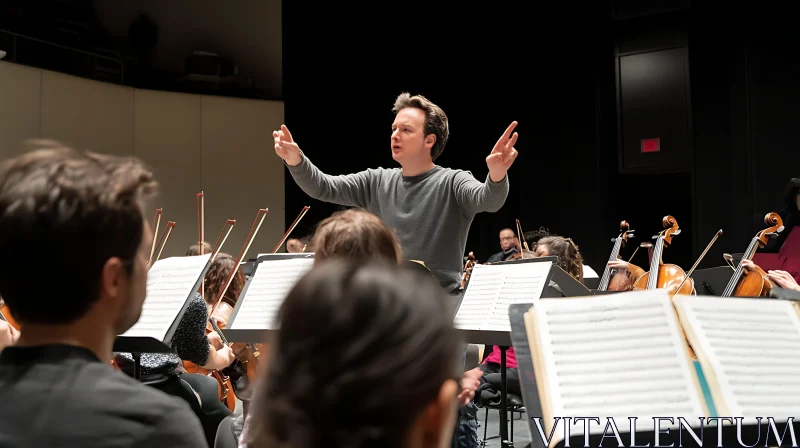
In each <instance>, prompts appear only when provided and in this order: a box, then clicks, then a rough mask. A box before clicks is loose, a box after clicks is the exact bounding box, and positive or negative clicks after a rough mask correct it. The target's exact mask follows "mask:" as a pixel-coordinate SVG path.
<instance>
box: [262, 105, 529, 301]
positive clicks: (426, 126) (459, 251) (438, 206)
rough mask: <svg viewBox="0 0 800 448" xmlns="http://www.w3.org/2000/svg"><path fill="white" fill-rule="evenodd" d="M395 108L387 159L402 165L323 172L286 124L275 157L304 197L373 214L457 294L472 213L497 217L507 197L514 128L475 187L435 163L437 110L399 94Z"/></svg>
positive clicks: (441, 128) (444, 133)
mask: <svg viewBox="0 0 800 448" xmlns="http://www.w3.org/2000/svg"><path fill="white" fill-rule="evenodd" d="M392 110H393V111H394V113H395V119H394V123H393V124H392V133H391V140H390V143H391V151H392V158H393V159H394V160H395V161H396V162H397V163H399V164H400V167H401V168H393V169H385V168H378V169H368V170H365V171H361V172H359V173H355V174H348V175H344V176H331V175H327V174H325V173H323V172H322V171H320V170H319V169H318V168H317V167H315V166H314V165H313V164H312V163H311V161H310V160H309V159H308V157H306V156H305V154H304V153H303V152H302V151H301V150H300V147H299V146H298V145H297V143H296V142H295V141H294V139H293V137H292V134H291V133H290V132H289V129H288V128H287V127H286V126H281V129H280V130H277V131H274V132H273V134H272V135H273V137H274V139H275V152H276V153H277V154H278V156H279V157H280V158H281V159H283V161H284V162H285V163H286V166H287V167H288V169H289V172H290V173H291V175H292V177H293V178H294V180H295V182H297V185H299V186H300V188H301V189H302V190H303V191H304V192H305V193H306V194H308V195H309V196H311V197H312V198H314V199H318V200H321V201H326V202H332V203H335V204H340V205H345V206H350V207H359V208H363V209H365V210H367V211H368V212H370V213H373V214H375V215H376V216H377V217H378V218H380V219H381V220H382V221H383V222H385V223H386V225H388V226H389V227H390V228H391V229H392V230H393V231H394V232H395V235H397V239H398V241H400V246H401V247H402V249H403V252H404V253H405V254H406V257H408V258H409V259H412V260H420V261H423V262H424V263H425V265H426V266H427V267H428V268H429V269H430V270H431V272H432V273H433V275H434V276H435V277H436V279H437V280H438V281H439V284H440V285H441V286H442V288H444V289H445V291H448V292H450V293H453V294H457V293H458V292H459V290H460V288H461V271H462V268H463V265H462V257H463V255H464V250H465V248H466V244H467V234H468V233H469V228H470V225H471V224H472V220H473V219H474V217H475V215H476V214H477V213H480V212H496V211H497V210H499V209H500V207H502V206H503V203H505V200H506V197H507V196H508V188H509V183H508V176H507V172H508V169H509V168H510V167H511V164H512V163H514V160H515V159H516V157H517V150H516V149H515V148H514V144H515V143H516V141H517V133H516V132H513V131H514V128H515V127H516V125H517V123H516V122H512V123H511V125H510V126H509V127H508V128H507V129H506V131H505V133H503V135H502V136H501V137H500V139H499V140H498V141H497V143H496V144H495V145H494V148H493V149H492V151H491V153H490V154H489V156H488V157H486V166H487V168H488V171H489V172H488V174H487V176H486V180H485V181H484V182H479V181H478V180H476V179H475V177H473V176H472V174H471V173H470V172H468V171H462V170H454V169H450V168H444V167H441V166H439V165H436V164H435V163H434V161H435V160H436V159H438V158H439V156H440V155H441V154H442V151H444V148H445V144H446V143H447V140H448V138H449V135H450V130H449V124H448V120H447V115H445V113H444V111H443V110H442V109H441V108H440V107H439V106H437V105H436V104H434V103H433V102H432V101H430V100H429V99H427V98H425V97H424V96H422V95H414V96H412V95H410V94H408V93H403V94H401V95H400V96H398V97H397V99H396V100H395V102H394V106H393V108H392ZM315 251H316V247H315Z"/></svg>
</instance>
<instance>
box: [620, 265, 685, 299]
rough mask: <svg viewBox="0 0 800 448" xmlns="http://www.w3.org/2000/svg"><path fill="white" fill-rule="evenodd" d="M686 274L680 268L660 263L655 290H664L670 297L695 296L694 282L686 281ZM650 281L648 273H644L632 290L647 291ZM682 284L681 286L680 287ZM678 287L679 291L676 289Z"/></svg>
mask: <svg viewBox="0 0 800 448" xmlns="http://www.w3.org/2000/svg"><path fill="white" fill-rule="evenodd" d="M684 279H686V272H684V271H683V269H681V267H680V266H678V265H675V264H670V263H662V264H660V265H659V266H658V281H657V282H656V289H665V290H667V293H668V294H669V295H671V296H674V295H677V294H681V295H692V296H694V295H697V291H696V290H695V289H694V280H692V278H691V277H690V278H688V279H686V281H685V282H684ZM649 281H650V272H645V273H644V274H642V275H641V276H640V277H639V278H637V279H636V282H635V283H634V285H633V289H634V290H643V289H647V283H648V282H649ZM681 283H683V285H681ZM679 286H680V289H678V287H679Z"/></svg>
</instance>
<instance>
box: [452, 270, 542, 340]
mask: <svg viewBox="0 0 800 448" xmlns="http://www.w3.org/2000/svg"><path fill="white" fill-rule="evenodd" d="M551 266H552V262H551V261H537V262H531V260H526V262H511V263H503V264H492V265H485V264H479V265H475V267H473V269H472V274H471V275H470V278H469V283H468V284H467V288H466V291H465V292H464V297H463V298H462V299H461V306H460V307H459V308H458V312H457V313H456V317H455V322H454V323H455V326H456V328H459V329H463V330H478V331H502V332H510V331H511V325H510V324H509V321H508V307H509V305H511V304H513V303H530V302H533V301H535V300H538V299H539V297H541V295H542V291H543V290H544V287H545V286H547V284H548V283H549V277H550V268H551Z"/></svg>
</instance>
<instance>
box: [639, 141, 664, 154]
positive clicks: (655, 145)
mask: <svg viewBox="0 0 800 448" xmlns="http://www.w3.org/2000/svg"><path fill="white" fill-rule="evenodd" d="M659 151H661V139H660V138H643V139H642V152H659Z"/></svg>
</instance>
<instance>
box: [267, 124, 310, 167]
mask: <svg viewBox="0 0 800 448" xmlns="http://www.w3.org/2000/svg"><path fill="white" fill-rule="evenodd" d="M272 137H273V138H274V139H275V153H276V154H278V156H279V157H280V158H281V159H283V161H284V162H286V164H287V165H289V166H296V165H299V164H300V162H302V161H303V156H302V154H301V153H300V147H299V146H297V143H295V142H294V139H293V138H292V133H291V132H289V128H287V127H286V125H284V124H282V125H281V130H280V131H272Z"/></svg>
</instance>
